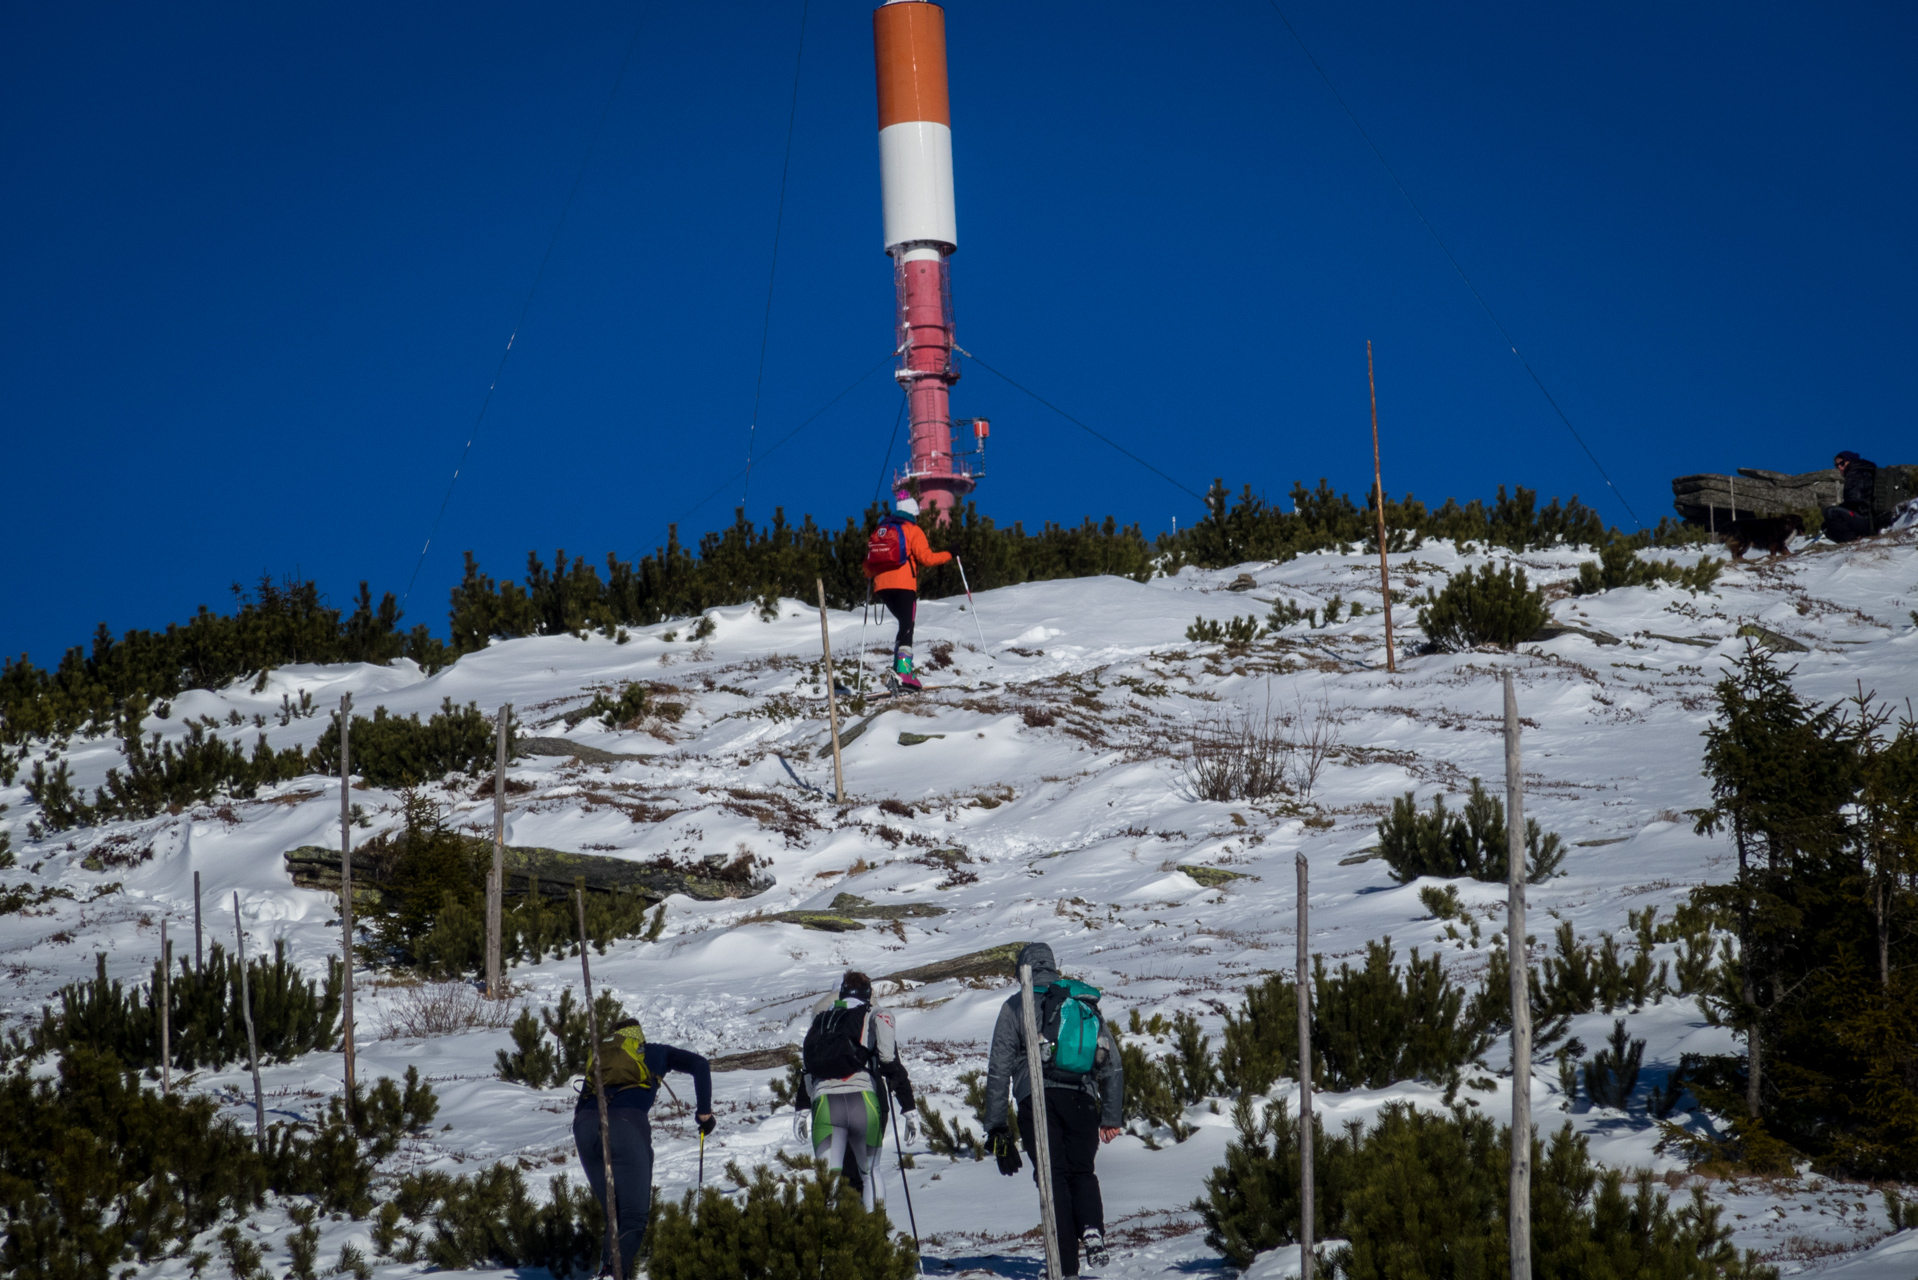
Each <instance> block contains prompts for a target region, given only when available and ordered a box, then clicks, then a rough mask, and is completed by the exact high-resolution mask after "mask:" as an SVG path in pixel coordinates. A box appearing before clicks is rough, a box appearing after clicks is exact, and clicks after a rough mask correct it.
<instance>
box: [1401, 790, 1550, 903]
mask: <svg viewBox="0 0 1918 1280" xmlns="http://www.w3.org/2000/svg"><path fill="white" fill-rule="evenodd" d="M1378 833H1379V856H1380V857H1382V858H1383V859H1384V860H1385V864H1386V865H1387V866H1388V867H1390V868H1391V869H1392V878H1393V879H1395V880H1397V881H1398V882H1399V883H1400V884H1406V883H1409V882H1410V881H1413V880H1416V879H1418V878H1419V877H1420V876H1441V877H1444V878H1445V879H1448V880H1449V879H1456V878H1458V877H1461V876H1470V877H1471V878H1472V879H1474V880H1489V881H1492V882H1494V883H1499V884H1502V883H1504V881H1505V878H1506V875H1507V860H1508V857H1509V847H1508V845H1507V836H1506V830H1505V802H1504V801H1503V800H1500V799H1499V798H1498V797H1497V796H1494V795H1492V794H1491V793H1489V792H1488V791H1486V790H1485V787H1484V784H1482V783H1481V782H1480V781H1479V780H1478V779H1477V778H1473V779H1472V790H1471V794H1470V795H1468V796H1467V797H1466V799H1465V806H1464V808H1463V809H1461V810H1460V811H1459V812H1458V813H1452V812H1450V811H1449V810H1447V809H1446V807H1445V797H1444V796H1442V795H1438V796H1433V797H1432V808H1431V810H1430V811H1429V812H1426V813H1420V812H1419V810H1418V806H1417V804H1416V803H1415V802H1414V800H1413V798H1412V793H1411V792H1409V791H1408V792H1406V793H1405V795H1404V796H1403V797H1402V798H1401V799H1398V800H1394V801H1393V802H1392V812H1391V813H1390V814H1389V815H1388V816H1386V817H1384V818H1381V819H1380V820H1379V824H1378ZM1525 849H1526V873H1525V878H1526V879H1527V880H1528V881H1529V882H1530V883H1532V884H1540V883H1542V882H1544V881H1545V880H1548V879H1550V878H1551V877H1552V876H1553V875H1555V874H1557V872H1558V868H1559V866H1560V864H1562V863H1563V862H1564V861H1565V845H1564V842H1563V841H1561V840H1560V839H1559V838H1558V835H1557V833H1553V834H1550V835H1546V834H1544V833H1542V832H1541V831H1540V829H1539V825H1538V819H1536V818H1527V819H1526V820H1525Z"/></svg>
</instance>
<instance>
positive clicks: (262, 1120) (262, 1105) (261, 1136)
mask: <svg viewBox="0 0 1918 1280" xmlns="http://www.w3.org/2000/svg"><path fill="white" fill-rule="evenodd" d="M233 936H234V938H235V940H236V942H237V947H236V950H237V952H238V954H239V957H240V1012H241V1013H243V1014H245V1015H246V1060H247V1065H249V1066H250V1067H252V1068H253V1136H254V1138H255V1139H256V1140H257V1141H258V1143H259V1145H260V1147H261V1148H262V1149H264V1148H265V1147H266V1098H265V1096H264V1095H263V1094H261V1092H260V1041H259V1038H258V1037H257V1036H255V1035H254V1034H253V993H252V989H251V988H250V987H249V986H248V985H247V974H246V926H245V924H244V923H243V922H242V921H241V919H240V891H239V890H238V889H235V890H234V891H233Z"/></svg>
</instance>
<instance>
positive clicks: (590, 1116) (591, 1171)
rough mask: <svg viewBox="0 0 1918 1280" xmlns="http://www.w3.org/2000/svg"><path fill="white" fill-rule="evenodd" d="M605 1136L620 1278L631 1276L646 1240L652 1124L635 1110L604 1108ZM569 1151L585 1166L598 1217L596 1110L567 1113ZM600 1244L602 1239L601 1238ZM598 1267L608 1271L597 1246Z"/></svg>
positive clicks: (601, 1166)
mask: <svg viewBox="0 0 1918 1280" xmlns="http://www.w3.org/2000/svg"><path fill="white" fill-rule="evenodd" d="M606 1121H607V1123H606V1130H607V1135H608V1136H609V1137H610V1138H611V1139H612V1142H613V1199H614V1201H615V1202H616V1204H617V1206H618V1209H619V1256H620V1260H621V1263H622V1264H623V1265H622V1274H624V1275H629V1276H630V1275H632V1274H633V1259H634V1258H636V1257H638V1256H639V1245H640V1242H641V1241H642V1240H644V1239H645V1238H646V1223H647V1221H648V1220H649V1219H651V1217H652V1214H653V1122H652V1118H651V1117H650V1116H648V1115H647V1114H646V1113H645V1112H644V1111H641V1110H640V1109H639V1108H638V1107H608V1108H607V1109H606ZM573 1145H574V1146H575V1147H577V1148H578V1149H579V1162H580V1163H581V1164H583V1165H585V1166H586V1181H587V1183H588V1184H589V1185H591V1187H592V1188H593V1199H595V1200H597V1201H599V1211H600V1213H601V1214H602V1215H604V1214H605V1212H606V1149H605V1148H604V1147H602V1146H600V1144H599V1108H598V1107H597V1106H590V1107H581V1108H580V1109H579V1110H577V1111H575V1112H573ZM602 1238H603V1237H602ZM600 1264H601V1265H602V1266H605V1267H608V1268H610V1267H611V1266H612V1254H611V1252H610V1251H608V1250H607V1249H606V1248H605V1246H604V1245H601V1256H600Z"/></svg>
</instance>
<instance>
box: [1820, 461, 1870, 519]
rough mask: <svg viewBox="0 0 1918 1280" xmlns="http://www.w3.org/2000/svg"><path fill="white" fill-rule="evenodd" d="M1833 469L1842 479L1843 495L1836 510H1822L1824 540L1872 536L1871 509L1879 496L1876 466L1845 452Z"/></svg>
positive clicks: (1834, 507)
mask: <svg viewBox="0 0 1918 1280" xmlns="http://www.w3.org/2000/svg"><path fill="white" fill-rule="evenodd" d="M1832 465H1833V466H1835V467H1837V468H1838V474H1839V475H1840V476H1842V477H1843V478H1844V482H1845V491H1844V496H1843V497H1842V498H1841V499H1839V502H1838V505H1837V506H1832V507H1826V508H1825V536H1826V537H1827V538H1830V539H1831V540H1832V541H1833V542H1856V541H1857V540H1858V539H1860V538H1869V537H1870V536H1871V535H1872V534H1873V533H1874V532H1875V529H1874V527H1873V524H1872V514H1871V508H1872V503H1873V501H1874V500H1875V499H1876V498H1877V496H1878V495H1877V488H1878V464H1877V463H1875V462H1867V461H1866V460H1865V459H1863V458H1861V457H1859V456H1858V455H1857V454H1855V453H1853V452H1852V451H1851V450H1850V449H1847V450H1845V451H1844V452H1843V453H1841V454H1839V455H1838V456H1837V458H1835V459H1833V461H1832Z"/></svg>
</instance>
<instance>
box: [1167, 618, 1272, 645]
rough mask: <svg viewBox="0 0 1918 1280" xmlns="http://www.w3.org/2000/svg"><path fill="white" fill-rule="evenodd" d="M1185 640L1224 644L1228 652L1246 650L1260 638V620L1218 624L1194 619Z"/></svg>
mask: <svg viewBox="0 0 1918 1280" xmlns="http://www.w3.org/2000/svg"><path fill="white" fill-rule="evenodd" d="M1185 638H1186V639H1188V640H1190V641H1192V642H1193V643H1194V644H1222V645H1224V646H1225V647H1226V649H1227V651H1236V650H1240V649H1245V648H1248V647H1249V646H1250V645H1251V644H1252V642H1253V641H1254V640H1257V639H1258V638H1259V620H1258V619H1257V618H1252V617H1246V618H1233V619H1232V620H1231V621H1230V622H1218V621H1215V620H1213V619H1210V618H1194V619H1193V620H1192V625H1191V626H1189V627H1187V628H1186V629H1185Z"/></svg>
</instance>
